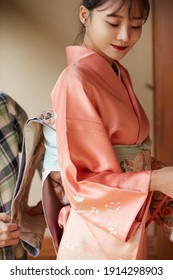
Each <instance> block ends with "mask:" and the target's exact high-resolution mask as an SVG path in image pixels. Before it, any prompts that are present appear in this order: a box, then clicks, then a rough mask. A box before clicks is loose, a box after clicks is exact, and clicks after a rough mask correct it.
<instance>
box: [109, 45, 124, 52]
mask: <svg viewBox="0 0 173 280" xmlns="http://www.w3.org/2000/svg"><path fill="white" fill-rule="evenodd" d="M111 46H112V47H113V48H114V49H116V50H118V51H124V50H125V49H127V48H128V47H127V46H126V47H123V46H117V45H111Z"/></svg>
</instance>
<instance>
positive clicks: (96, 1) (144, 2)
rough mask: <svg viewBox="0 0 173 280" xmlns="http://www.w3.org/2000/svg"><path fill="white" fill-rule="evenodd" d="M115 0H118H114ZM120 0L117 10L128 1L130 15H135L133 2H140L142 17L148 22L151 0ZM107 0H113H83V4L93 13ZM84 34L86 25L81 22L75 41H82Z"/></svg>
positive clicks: (108, 0)
mask: <svg viewBox="0 0 173 280" xmlns="http://www.w3.org/2000/svg"><path fill="white" fill-rule="evenodd" d="M114 1H116V0H114ZM118 1H119V6H118V7H117V10H116V11H115V12H118V11H119V10H120V9H121V8H122V7H123V6H124V5H125V3H128V5H129V17H133V14H132V6H133V3H135V2H136V3H138V4H139V7H140V13H141V18H143V19H144V23H145V22H146V20H147V18H148V15H149V11H150V4H149V0H118ZM106 2H111V0H82V2H81V5H83V6H85V7H86V8H87V9H88V10H89V11H90V13H91V12H92V11H93V10H94V9H96V8H98V7H100V6H102V5H103V4H104V3H106ZM112 2H113V0H112ZM84 34H85V26H84V25H83V24H81V23H80V31H79V34H78V35H77V37H76V40H75V42H77V41H82V40H83V37H84Z"/></svg>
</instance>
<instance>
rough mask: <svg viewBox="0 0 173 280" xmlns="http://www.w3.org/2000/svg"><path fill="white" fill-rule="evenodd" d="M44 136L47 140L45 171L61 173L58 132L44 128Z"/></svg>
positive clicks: (44, 161)
mask: <svg viewBox="0 0 173 280" xmlns="http://www.w3.org/2000/svg"><path fill="white" fill-rule="evenodd" d="M43 135H44V138H45V153H44V160H43V169H44V170H51V171H60V164H59V159H58V151H57V142H56V131H55V130H54V129H53V128H50V127H49V126H46V125H44V126H43Z"/></svg>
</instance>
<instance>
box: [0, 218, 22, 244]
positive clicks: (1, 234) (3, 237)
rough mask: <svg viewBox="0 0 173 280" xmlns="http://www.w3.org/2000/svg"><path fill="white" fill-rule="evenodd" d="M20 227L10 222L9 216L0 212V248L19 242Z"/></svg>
mask: <svg viewBox="0 0 173 280" xmlns="http://www.w3.org/2000/svg"><path fill="white" fill-rule="evenodd" d="M19 237H20V228H19V227H18V225H17V224H15V223H11V222H10V216H9V215H8V214H6V213H0V248H3V247H6V246H13V245H16V244H17V243H18V242H19Z"/></svg>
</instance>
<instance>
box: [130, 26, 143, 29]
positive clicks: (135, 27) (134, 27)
mask: <svg viewBox="0 0 173 280" xmlns="http://www.w3.org/2000/svg"><path fill="white" fill-rule="evenodd" d="M131 28H133V29H141V28H142V25H139V26H131Z"/></svg>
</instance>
